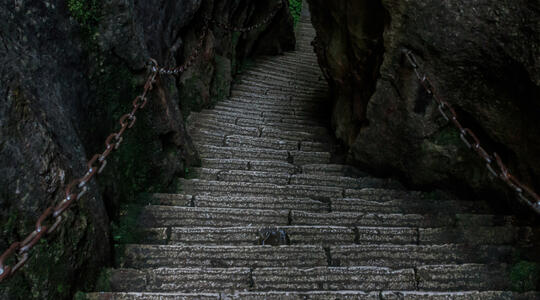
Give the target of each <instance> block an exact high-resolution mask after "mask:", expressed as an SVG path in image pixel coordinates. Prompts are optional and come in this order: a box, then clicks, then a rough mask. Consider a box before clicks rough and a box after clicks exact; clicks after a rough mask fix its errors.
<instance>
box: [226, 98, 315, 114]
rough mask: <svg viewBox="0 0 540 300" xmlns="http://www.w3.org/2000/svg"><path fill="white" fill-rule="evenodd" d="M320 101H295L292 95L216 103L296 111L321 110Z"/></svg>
mask: <svg viewBox="0 0 540 300" xmlns="http://www.w3.org/2000/svg"><path fill="white" fill-rule="evenodd" d="M321 104H322V103H317V102H316V103H313V102H305V101H304V102H300V101H299V102H296V101H295V100H294V97H293V98H292V99H291V98H290V97H289V98H286V99H272V98H255V99H253V98H243V97H233V98H230V99H227V100H223V101H221V102H219V104H218V105H223V106H230V107H240V108H243V107H253V108H254V109H257V110H278V111H279V110H289V109H293V110H295V111H298V112H303V111H305V112H323V111H324V109H325V107H323V106H322V105H321Z"/></svg>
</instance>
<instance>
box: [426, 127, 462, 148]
mask: <svg viewBox="0 0 540 300" xmlns="http://www.w3.org/2000/svg"><path fill="white" fill-rule="evenodd" d="M433 142H434V143H435V144H436V145H439V146H447V145H461V138H460V137H459V132H458V131H457V130H455V129H454V128H452V127H446V128H443V129H442V130H441V131H440V132H439V133H438V134H437V135H436V136H434V137H433Z"/></svg>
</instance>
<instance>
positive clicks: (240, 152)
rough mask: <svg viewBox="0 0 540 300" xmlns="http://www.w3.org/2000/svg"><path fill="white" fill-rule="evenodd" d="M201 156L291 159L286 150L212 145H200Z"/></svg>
mask: <svg viewBox="0 0 540 300" xmlns="http://www.w3.org/2000/svg"><path fill="white" fill-rule="evenodd" d="M199 151H200V156H201V158H213V159H217V158H221V159H240V158H241V159H250V160H253V159H260V160H275V161H284V162H287V161H288V160H289V152H288V151H285V150H272V149H257V148H249V149H243V148H237V147H218V146H212V145H201V146H200V147H199Z"/></svg>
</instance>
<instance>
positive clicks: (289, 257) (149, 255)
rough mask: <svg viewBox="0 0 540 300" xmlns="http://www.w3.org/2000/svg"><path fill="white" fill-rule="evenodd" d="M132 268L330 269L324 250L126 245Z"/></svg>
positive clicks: (309, 248) (308, 247)
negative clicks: (325, 267)
mask: <svg viewBox="0 0 540 300" xmlns="http://www.w3.org/2000/svg"><path fill="white" fill-rule="evenodd" d="M124 266H125V267H129V268H159V267H168V268H190V267H197V268H201V267H207V268H237V267H248V268H263V267H298V268H311V267H319V266H327V260H326V254H325V252H324V249H323V248H322V247H321V246H314V245H295V246H236V245H235V246H230V245H220V246H208V245H204V246H201V245H190V246H184V245H126V250H125V259H124Z"/></svg>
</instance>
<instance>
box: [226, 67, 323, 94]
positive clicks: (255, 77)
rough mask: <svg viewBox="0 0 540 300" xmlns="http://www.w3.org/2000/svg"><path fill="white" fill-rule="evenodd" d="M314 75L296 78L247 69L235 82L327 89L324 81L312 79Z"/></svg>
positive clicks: (301, 88) (311, 89) (266, 85)
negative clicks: (309, 77) (301, 78)
mask: <svg viewBox="0 0 540 300" xmlns="http://www.w3.org/2000/svg"><path fill="white" fill-rule="evenodd" d="M316 78H317V77H316V76H311V80H309V81H306V80H305V79H304V80H297V79H295V78H294V77H290V76H283V74H281V76H280V75H279V74H275V73H272V72H266V73H262V72H261V71H258V70H249V71H246V72H245V73H242V74H241V75H240V76H239V78H238V80H237V82H236V83H237V84H247V85H253V86H261V87H270V88H274V89H278V90H280V89H290V88H293V89H297V90H298V91H307V92H310V91H313V90H327V89H328V85H327V84H326V82H325V81H319V80H314V79H316Z"/></svg>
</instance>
